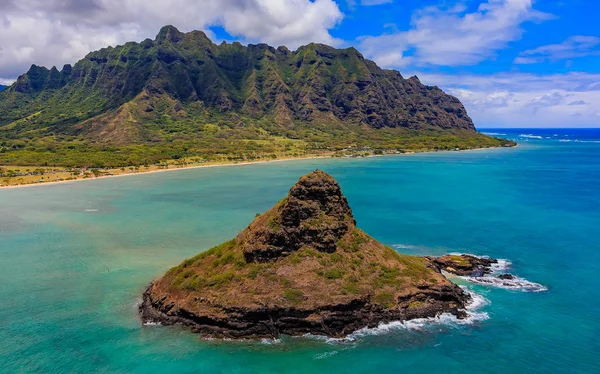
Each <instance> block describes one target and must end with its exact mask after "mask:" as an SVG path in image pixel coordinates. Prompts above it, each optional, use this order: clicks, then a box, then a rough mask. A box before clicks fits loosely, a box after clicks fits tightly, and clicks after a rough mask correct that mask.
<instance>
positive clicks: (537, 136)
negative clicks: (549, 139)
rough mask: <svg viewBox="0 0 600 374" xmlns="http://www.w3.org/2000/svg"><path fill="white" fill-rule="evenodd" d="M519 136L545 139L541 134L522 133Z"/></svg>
mask: <svg viewBox="0 0 600 374" xmlns="http://www.w3.org/2000/svg"><path fill="white" fill-rule="evenodd" d="M519 136H520V137H521V138H526V139H544V138H543V137H541V136H539V135H533V134H520V135H519Z"/></svg>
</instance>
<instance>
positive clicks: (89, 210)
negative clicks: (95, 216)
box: [85, 209, 98, 212]
mask: <svg viewBox="0 0 600 374" xmlns="http://www.w3.org/2000/svg"><path fill="white" fill-rule="evenodd" d="M85 211H86V212H97V211H98V209H86V210H85Z"/></svg>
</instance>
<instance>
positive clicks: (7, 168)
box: [0, 134, 515, 188]
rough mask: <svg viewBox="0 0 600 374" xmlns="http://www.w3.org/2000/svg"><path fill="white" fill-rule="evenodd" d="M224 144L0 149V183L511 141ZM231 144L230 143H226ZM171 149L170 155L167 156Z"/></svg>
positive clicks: (476, 146)
mask: <svg viewBox="0 0 600 374" xmlns="http://www.w3.org/2000/svg"><path fill="white" fill-rule="evenodd" d="M232 144H233V145H231V144H230V147H229V148H228V147H220V148H218V149H215V150H211V151H206V150H204V151H203V152H197V153H195V154H194V151H193V150H190V148H185V147H183V148H181V149H180V151H181V152H179V153H177V152H178V151H177V150H178V147H177V146H174V147H171V148H166V149H156V147H153V146H136V147H134V148H135V149H133V148H123V147H93V146H92V147H84V146H82V147H81V148H77V147H61V148H58V149H55V150H53V151H30V150H28V149H11V150H9V151H6V150H5V151H4V152H2V153H0V188H1V187H14V186H25V185H33V184H38V185H39V184H48V183H56V182H66V181H75V180H85V179H94V178H102V177H115V176H123V175H131V174H138V173H149V172H159V171H167V170H177V169H184V168H197V167H211V166H221V165H240V164H249V163H262V162H272V161H285V160H293V159H307V158H323V157H370V156H381V155H391V154H410V153H418V152H433V151H460V150H470V149H482V148H492V147H506V146H514V145H515V143H514V142H512V141H508V140H505V139H496V138H490V137H487V136H485V135H481V134H476V135H475V136H470V137H464V136H453V135H443V136H437V137H423V136H419V137H405V138H403V141H402V143H401V144H393V145H392V144H387V145H386V144H383V143H375V144H369V145H362V144H360V143H359V144H357V143H353V144H349V145H345V146H342V145H337V146H331V147H329V146H320V147H319V146H317V147H315V146H311V145H310V144H309V143H307V142H305V141H302V140H294V139H285V138H272V139H269V140H267V141H263V142H257V141H239V142H238V143H237V144H235V143H233V142H232ZM232 147H233V148H232ZM172 152H176V153H177V154H176V155H172Z"/></svg>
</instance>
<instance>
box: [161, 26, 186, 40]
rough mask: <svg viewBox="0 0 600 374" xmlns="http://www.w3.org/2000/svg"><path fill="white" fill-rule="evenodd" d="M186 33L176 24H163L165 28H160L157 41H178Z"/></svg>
mask: <svg viewBox="0 0 600 374" xmlns="http://www.w3.org/2000/svg"><path fill="white" fill-rule="evenodd" d="M184 35H185V34H184V33H182V32H181V31H179V30H178V29H177V28H176V27H175V26H172V25H167V26H163V28H161V29H160V31H159V32H158V35H156V41H157V42H165V41H169V42H171V43H177V42H178V41H180V40H181V39H183V37H184Z"/></svg>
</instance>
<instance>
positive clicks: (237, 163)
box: [0, 147, 503, 191]
mask: <svg viewBox="0 0 600 374" xmlns="http://www.w3.org/2000/svg"><path fill="white" fill-rule="evenodd" d="M497 148H503V147H488V148H472V149H461V150H458V151H436V150H430V151H423V152H406V153H392V154H383V155H368V156H361V157H356V158H371V157H384V156H409V155H413V154H417V153H441V152H470V151H483V150H490V149H497ZM331 158H340V157H334V156H333V153H332V154H329V155H323V156H316V155H315V156H307V157H289V158H281V159H274V160H257V161H243V162H220V163H214V164H207V165H191V166H175V167H173V168H167V169H155V170H147V171H135V172H128V173H122V174H116V175H100V176H97V177H88V178H82V177H81V178H74V179H70V180H59V181H52V182H42V183H39V182H38V183H26V184H18V185H6V186H4V185H2V186H0V191H2V190H4V189H15V188H25V187H41V186H52V185H58V184H66V183H74V182H83V181H93V180H98V179H107V178H119V177H130V176H135V175H142V174H154V173H163V172H169V171H181V170H189V169H201V168H213V167H226V166H247V165H255V164H268V163H274V162H286V161H302V160H315V159H331ZM348 158H351V157H348Z"/></svg>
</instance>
